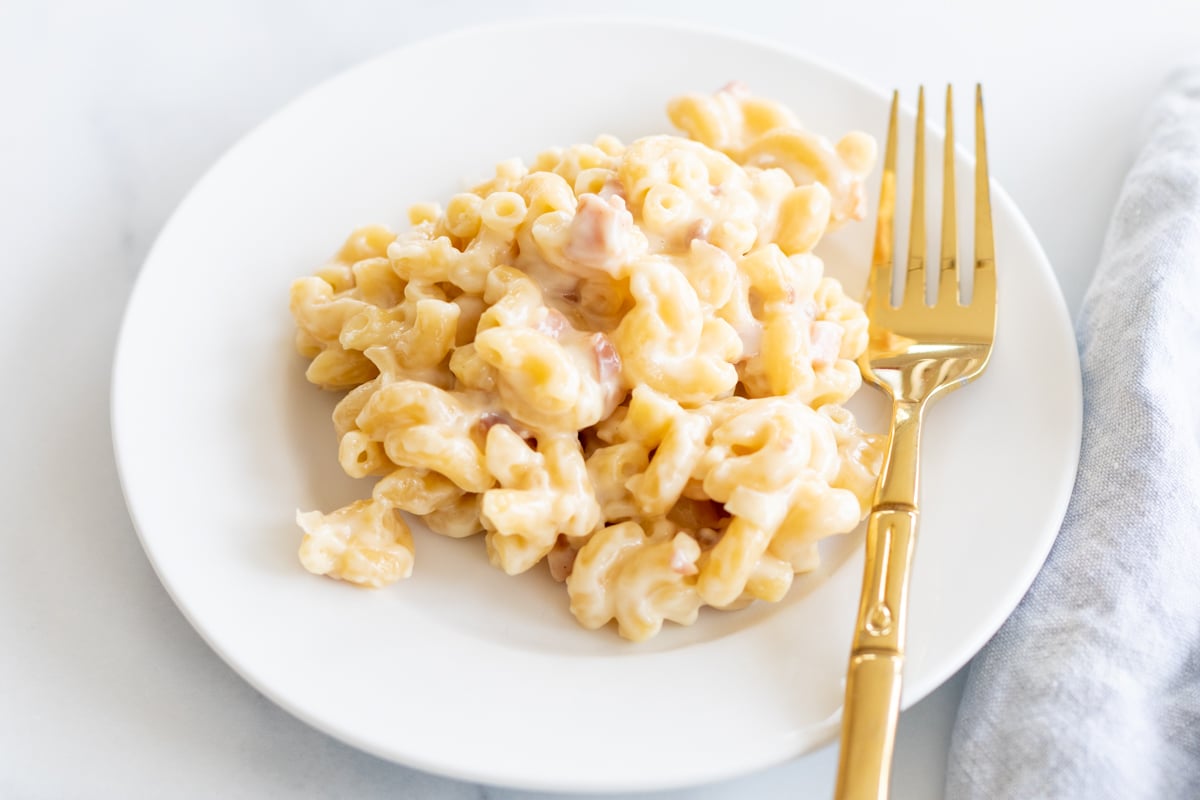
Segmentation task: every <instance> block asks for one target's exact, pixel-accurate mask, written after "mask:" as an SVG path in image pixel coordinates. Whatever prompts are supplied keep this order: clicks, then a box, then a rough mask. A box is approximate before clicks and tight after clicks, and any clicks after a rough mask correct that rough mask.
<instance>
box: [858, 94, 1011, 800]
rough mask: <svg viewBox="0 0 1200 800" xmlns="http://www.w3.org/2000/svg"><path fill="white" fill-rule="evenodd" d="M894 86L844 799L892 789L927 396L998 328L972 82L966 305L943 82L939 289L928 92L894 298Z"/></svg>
mask: <svg viewBox="0 0 1200 800" xmlns="http://www.w3.org/2000/svg"><path fill="white" fill-rule="evenodd" d="M898 103H899V93H893V95H892V111H891V117H890V119H889V122H888V135H887V151H886V154H885V157H884V167H883V183H882V186H881V188H880V192H879V220H878V223H877V225H876V229H875V252H874V256H873V258H872V263H871V275H870V278H869V280H868V282H867V297H866V309H867V316H868V318H869V319H870V344H869V345H868V346H867V352H866V353H864V354H863V356H862V358H861V359H859V367H860V368H861V369H862V373H863V377H864V378H866V379H867V380H868V381H870V382H871V383H874V384H875V385H876V386H878V387H880V388H881V389H883V390H884V391H885V392H887V393H888V394H889V395H890V396H891V398H892V422H891V439H890V444H889V447H888V452H887V454H886V456H885V457H884V460H883V468H882V470H881V471H880V474H879V483H878V485H877V486H876V488H875V497H874V501H873V504H872V507H871V515H870V517H869V519H868V522H867V542H866V550H867V553H866V563H865V565H864V569H863V586H862V597H861V599H860V601H859V606H858V621H857V627H856V629H855V635H854V644H853V647H852V650H851V653H850V667H849V670H848V672H847V675H846V703H845V709H844V711H843V716H842V741H841V753H840V756H839V759H838V776H837V790H836V794H835V797H837V798H840V800H866V799H867V798H870V800H878V799H880V798H886V797H887V795H888V782H889V778H890V774H891V767H892V751H893V745H894V742H895V737H896V720H897V717H898V716H899V713H900V686H901V682H902V674H903V666H904V634H905V622H906V620H905V618H906V612H907V607H908V583H909V574H910V572H911V567H912V560H913V550H914V547H915V544H916V535H917V478H918V473H919V470H918V446H919V444H920V440H921V420H922V417H923V416H924V413H925V409H926V407H927V406H928V404H929V402H930V401H931V400H933V399H934V398H935V397H940V396H942V395H944V394H946V393H948V392H949V391H951V390H953V389H957V388H958V387H960V386H964V385H965V384H966V383H968V382H969V381H971V380H973V379H974V378H977V377H979V375H980V374H981V373H982V372H983V370H984V368H985V367H986V366H987V363H988V357H989V356H990V355H991V352H992V340H993V339H994V338H995V330H996V262H995V254H994V250H993V241H992V208H991V199H990V195H989V193H988V171H987V148H986V142H985V139H984V128H983V90H982V88H981V87H980V86H978V85H977V86H976V87H975V154H976V157H975V268H974V292H973V295H972V297H971V300H970V302H969V303H966V304H964V303H963V302H962V301H961V299H960V292H959V288H960V281H959V277H960V274H959V270H958V259H957V249H958V239H957V233H956V224H955V208H954V114H953V105H952V103H953V100H952V97H951V91H950V87H947V88H946V145H945V156H944V160H945V167H944V171H943V187H944V188H943V191H942V253H941V264H940V275H939V286H938V291H937V299H936V301H935V303H934V305H932V306H929V305H927V304H926V299H925V90H924V88H923V87H922V88H921V90H920V92H919V94H918V96H917V130H916V146H915V151H916V152H915V154H914V157H913V192H912V221H911V229H910V233H909V244H908V268H907V276H906V280H905V287H904V290H903V296H902V299H901V301H900V305H899V306H895V307H894V306H893V305H892V302H891V295H892V248H893V218H894V214H895V209H896V126H897V125H896V119H897V105H898Z"/></svg>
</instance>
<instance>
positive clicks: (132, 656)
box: [0, 0, 1200, 800]
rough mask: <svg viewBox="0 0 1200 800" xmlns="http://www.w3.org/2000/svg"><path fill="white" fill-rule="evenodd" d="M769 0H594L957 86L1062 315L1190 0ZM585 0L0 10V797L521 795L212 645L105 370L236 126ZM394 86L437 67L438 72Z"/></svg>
mask: <svg viewBox="0 0 1200 800" xmlns="http://www.w3.org/2000/svg"><path fill="white" fill-rule="evenodd" d="M772 6H773V4H767V3H753V2H749V1H748V0H742V2H738V3H732V2H727V1H726V2H699V1H697V2H691V3H683V2H671V3H667V2H663V3H657V4H648V3H626V2H616V1H615V0H613V1H612V2H607V3H605V4H604V5H603V12H604V13H622V14H628V15H636V14H639V13H641V14H645V13H649V14H653V15H654V16H657V17H660V18H673V19H689V20H692V21H696V22H701V23H706V24H710V25H716V26H719V27H722V28H729V29H733V30H740V31H744V32H748V33H752V34H756V35H760V36H764V37H767V38H770V39H774V40H776V41H779V42H783V43H785V44H789V45H792V46H795V47H797V48H802V49H806V50H808V51H810V52H812V53H814V54H816V55H818V56H821V57H823V58H825V59H828V60H830V61H833V62H835V63H838V64H841V65H842V66H844V67H845V68H847V69H848V70H850V71H851V72H853V73H856V74H858V75H860V76H862V77H864V78H866V79H867V80H870V81H872V82H874V83H876V84H878V85H880V86H888V87H890V86H899V87H902V88H910V87H913V86H915V85H916V84H917V83H918V82H919V81H922V80H924V81H927V82H931V83H935V84H937V83H940V82H942V81H945V80H947V79H952V80H954V81H955V82H957V83H960V84H967V83H969V82H972V81H974V80H982V81H983V82H984V83H985V85H986V86H987V88H988V96H989V102H990V105H989V132H990V135H991V148H990V150H991V154H992V162H993V176H994V177H996V178H997V179H998V180H999V181H1000V182H1001V183H1002V184H1003V185H1004V186H1005V187H1006V188H1007V189H1008V190H1009V191H1010V192H1011V193H1012V195H1013V196H1014V197H1015V199H1016V200H1017V202H1018V204H1019V205H1020V206H1021V207H1022V208H1023V209H1024V210H1025V212H1026V214H1027V216H1028V217H1029V220H1030V221H1031V223H1032V224H1033V227H1034V229H1035V230H1036V232H1037V233H1038V235H1039V236H1040V237H1041V239H1042V242H1043V244H1044V246H1045V248H1046V250H1047V252H1048V254H1049V256H1050V259H1051V261H1052V263H1053V264H1054V265H1055V268H1056V270H1057V272H1058V276H1059V278H1060V281H1061V283H1062V286H1063V290H1064V294H1065V296H1066V298H1067V301H1068V305H1069V306H1070V308H1071V309H1072V311H1074V310H1075V309H1076V308H1077V307H1078V304H1079V301H1080V298H1081V296H1082V293H1083V290H1084V288H1085V286H1086V284H1087V281H1088V279H1089V277H1090V275H1091V272H1092V267H1093V263H1094V261H1095V259H1096V256H1097V253H1098V252H1099V249H1100V245H1101V241H1102V236H1103V231H1104V228H1105V224H1106V222H1107V216H1108V213H1109V210H1110V208H1111V205H1112V202H1113V200H1114V198H1115V194H1116V190H1117V187H1118V185H1119V182H1120V180H1121V177H1122V175H1123V173H1124V170H1125V169H1126V167H1127V165H1128V163H1129V160H1130V158H1131V155H1132V148H1133V147H1134V144H1135V136H1136V130H1137V124H1138V119H1139V116H1140V113H1141V111H1142V109H1143V108H1144V107H1145V105H1146V103H1147V102H1148V100H1149V97H1150V93H1151V92H1152V90H1153V89H1154V87H1155V85H1156V84H1157V83H1158V82H1159V81H1160V80H1161V78H1162V77H1163V76H1164V74H1165V73H1166V72H1167V71H1168V70H1169V68H1170V67H1171V66H1172V65H1174V64H1176V63H1178V62H1179V61H1181V60H1182V59H1183V58H1185V57H1187V56H1188V55H1189V54H1190V55H1191V56H1192V57H1195V55H1196V54H1200V6H1197V5H1196V4H1194V3H1191V2H1183V1H1182V0H1181V1H1180V2H1174V3H1165V2H1154V1H1153V0H1143V1H1142V2H1138V3H1127V4H1122V5H1120V6H1113V7H1111V8H1108V7H1102V6H1100V5H1099V4H1083V3H1066V2H1042V3H1019V2H1014V3H1006V4H994V5H992V6H990V7H989V8H990V9H991V10H984V8H983V5H982V4H975V3H953V2H950V1H949V0H944V1H941V2H939V1H938V0H918V1H916V2H911V3H906V4H904V7H903V8H900V7H899V6H900V4H895V3H880V4H878V6H877V7H872V5H871V4H862V3H852V4H837V3H807V2H789V3H786V4H780V7H779V8H773V7H772ZM597 8H598V7H597V6H595V5H592V6H591V7H590V10H592V11H593V12H595V11H596V9H597ZM583 10H588V9H587V8H585V7H584V6H583V5H582V4H580V5H575V4H569V3H566V2H557V3H554V2H532V1H529V2H524V1H519V0H507V2H500V3H497V2H490V3H489V2H480V1H478V0H476V1H475V2H459V3H442V4H435V3H403V2H385V1H384V0H375V1H371V0H341V2H337V3H324V4H319V3H315V2H282V0H279V1H278V2H258V3H253V2H236V1H235V0H214V1H213V2H205V3H194V4H189V6H188V7H187V8H186V9H185V6H184V4H174V3H172V4H167V3H153V2H149V1H146V2H121V3H117V2H106V3H99V2H97V3H90V2H74V3H72V2H19V0H7V2H5V3H4V4H2V5H0V101H3V103H4V113H3V114H2V115H0V252H3V253H4V254H5V260H4V263H3V267H2V268H0V269H2V270H3V272H2V277H3V280H2V282H0V287H2V288H0V300H2V301H3V309H4V313H3V314H2V315H0V332H2V335H0V342H2V343H3V344H2V345H0V352H2V353H3V362H2V363H3V367H4V373H3V374H4V375H5V376H6V379H5V384H4V391H3V392H0V410H2V412H3V413H2V415H0V419H3V420H5V421H4V422H3V423H2V424H0V499H2V501H3V502H2V504H0V507H2V508H3V512H4V513H3V520H4V522H3V525H2V526H0V536H2V537H3V538H2V540H0V542H2V548H0V634H2V635H3V640H4V646H3V648H0V686H2V687H3V689H2V690H0V697H2V698H3V701H2V702H0V796H2V797H6V798H7V797H12V798H70V797H88V798H94V797H158V798H173V797H181V798H191V797H228V798H237V797H248V798H249V797H263V796H273V797H280V798H283V797H286V798H293V797H295V798H318V797H358V798H374V797H421V798H425V797H428V798H434V799H435V800H440V799H449V798H468V797H471V798H475V797H489V798H504V799H505V800H516V798H526V797H533V796H534V795H531V794H528V793H524V792H515V791H509V790H504V789H495V788H488V789H485V788H481V787H477V786H472V785H468V784H463V783H460V782H456V781H452V780H448V779H444V778H440V777H434V776H430V775H426V774H423V773H418V772H415V771H412V770H409V769H406V768H404V767H399V766H396V765H393V764H389V763H386V762H383V761H380V760H378V759H375V758H373V757H371V756H367V755H364V754H362V753H359V752H357V751H355V750H353V749H351V748H349V747H346V746H344V745H342V744H340V743H338V742H336V741H334V740H333V739H331V738H329V737H327V736H325V735H324V734H321V733H318V732H317V731H315V730H313V729H311V728H309V727H307V726H306V725H304V724H303V723H300V722H298V721H296V720H295V719H293V718H291V717H290V716H288V715H287V714H286V713H284V712H283V711H281V710H279V709H278V708H276V707H274V706H273V705H272V704H271V703H269V702H268V701H266V700H265V699H263V698H262V697H261V696H260V695H258V694H257V693H256V692H255V691H254V690H253V689H251V688H250V687H249V686H248V685H246V684H245V683H243V682H242V681H241V680H240V679H239V678H238V677H237V676H236V675H235V674H234V673H233V672H232V671H231V670H230V669H229V668H227V667H226V666H225V665H224V664H223V663H222V662H221V661H220V660H219V659H218V658H217V657H216V656H215V655H214V654H213V653H212V652H211V651H209V650H208V648H207V647H206V646H205V645H204V644H203V642H202V641H201V640H200V638H199V637H198V636H197V635H196V634H195V633H194V632H193V631H192V629H191V628H190V627H189V626H188V624H187V623H186V621H185V620H184V619H183V617H182V616H181V615H180V614H179V612H178V611H177V610H176V609H175V607H174V605H173V604H172V603H171V601H170V599H169V598H168V597H167V595H166V593H165V592H164V591H163V589H162V588H161V586H160V585H159V583H158V582H157V580H156V579H155V577H154V574H153V573H152V571H151V569H150V567H149V564H148V563H147V561H146V559H145V558H144V557H143V555H142V552H141V549H140V547H139V546H138V543H137V540H136V538H135V536H134V533H133V530H132V527H131V524H130V522H129V518H128V516H127V514H126V512H125V507H124V504H123V501H122V499H121V492H120V486H119V484H118V481H117V477H116V473H115V470H114V467H113V463H112V454H111V446H110V439H109V429H108V388H109V369H110V364H111V359H112V352H113V343H114V340H115V336H116V331H117V326H118V324H119V322H120V318H121V312H122V308H123V305H124V302H125V299H126V296H127V294H128V292H129V289H130V286H131V284H132V281H133V279H134V277H135V275H136V274H137V271H138V268H139V265H140V263H141V261H142V259H143V258H144V257H145V254H146V252H147V250H148V248H149V246H150V244H151V242H152V240H153V238H154V235H155V233H156V232H157V231H158V230H159V228H160V227H161V226H162V224H163V223H164V221H165V220H166V219H167V217H168V216H169V214H170V213H171V211H172V209H173V208H174V207H175V205H176V204H177V203H178V202H179V200H180V198H181V197H182V195H183V194H184V192H186V190H187V189H188V187H189V186H190V185H191V184H192V183H193V182H194V181H195V180H196V179H197V178H198V177H199V176H200V175H201V174H202V173H203V171H204V170H205V169H206V168H207V166H208V165H209V164H210V163H211V162H212V161H213V160H214V159H215V158H216V157H217V156H218V155H219V154H220V153H221V152H222V151H223V150H224V149H225V148H227V147H228V146H229V145H230V144H231V143H233V142H234V141H235V140H236V139H237V138H238V137H239V136H240V135H241V134H242V133H244V132H245V131H246V130H247V129H248V128H249V127H250V126H252V125H253V124H254V123H256V122H258V121H259V120H261V119H262V118H264V117H265V116H266V115H268V114H270V113H271V112H272V111H273V110H274V109H276V108H277V107H279V106H280V105H281V104H282V103H284V102H286V101H287V100H288V99H290V98H292V97H294V96H295V95H297V94H298V93H300V92H301V91H303V90H304V89H305V88H306V87H307V86H309V85H311V84H312V83H314V82H316V81H318V80H320V79H322V78H324V77H327V76H329V75H331V74H333V73H335V72H337V71H338V70H340V69H342V68H344V67H346V66H348V65H350V64H353V63H355V62H356V61H359V60H361V59H363V58H365V57H367V56H370V55H372V54H375V53H379V52H381V51H384V50H386V49H389V48H391V47H394V46H397V45H400V44H403V43H404V42H408V41H412V40H415V39H419V38H422V37H425V36H429V35H432V34H436V33H438V32H441V31H445V30H449V29H452V28H455V27H460V26H463V25H466V24H470V23H473V22H476V21H480V20H493V19H503V18H514V17H522V16H535V15H547V14H560V15H561V14H564V13H568V12H569V13H577V12H578V11H583ZM947 30H949V31H954V33H952V34H950V33H945V32H944V31H947ZM414 79H420V80H437V70H436V65H431V70H430V73H429V74H428V75H424V76H419V77H415V78H414ZM164 446H169V443H164ZM961 685H962V676H961V674H960V675H959V676H957V677H956V678H954V679H952V680H951V681H950V682H949V683H948V684H947V685H946V686H944V687H943V688H941V689H940V690H938V691H937V692H936V693H935V694H933V695H932V696H931V697H930V698H928V699H927V700H925V701H923V702H922V703H920V704H918V705H917V706H915V707H914V708H912V709H910V710H909V711H907V712H906V713H905V714H904V715H903V717H902V721H901V730H900V739H899V755H898V759H897V775H896V781H895V792H894V796H896V797H898V798H905V799H909V798H934V797H940V796H941V783H942V776H943V774H944V769H945V760H946V750H947V746H948V742H949V736H950V726H951V724H952V719H953V712H954V708H955V706H956V704H957V700H958V697H959V694H960V693H961ZM1014 713H1019V710H1014ZM834 763H835V754H834V753H833V752H832V750H830V749H826V750H823V751H820V752H818V753H815V754H813V755H811V756H808V757H806V758H802V759H799V760H797V761H795V762H793V763H789V764H785V765H782V766H780V767H777V768H774V769H771V770H767V771H764V772H761V773H758V774H754V775H750V776H746V777H744V778H742V779H739V780H736V781H730V782H727V783H723V784H718V785H713V786H708V787H702V788H699V789H695V790H687V791H679V792H671V793H665V794H660V795H654V797H659V798H664V799H665V798H684V797H689V798H691V797H695V798H707V799H709V800H716V799H717V798H735V797H736V798H743V797H756V798H785V797H786V798H793V797H822V796H828V795H829V794H830V791H831V786H832V772H833V768H834Z"/></svg>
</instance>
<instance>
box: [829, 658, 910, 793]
mask: <svg viewBox="0 0 1200 800" xmlns="http://www.w3.org/2000/svg"><path fill="white" fill-rule="evenodd" d="M903 669H904V656H902V655H900V654H898V653H857V654H855V655H854V656H853V657H851V659H850V669H849V671H848V672H847V673H846V705H845V709H844V711H843V714H844V716H843V718H842V749H841V753H840V755H839V758H838V777H837V794H836V797H838V798H841V799H842V800H884V799H885V798H886V797H887V796H888V786H889V783H890V780H891V769H892V750H893V746H894V743H895V741H896V722H897V720H898V719H899V717H900V687H901V682H902V680H901V675H902V671H903Z"/></svg>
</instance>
